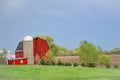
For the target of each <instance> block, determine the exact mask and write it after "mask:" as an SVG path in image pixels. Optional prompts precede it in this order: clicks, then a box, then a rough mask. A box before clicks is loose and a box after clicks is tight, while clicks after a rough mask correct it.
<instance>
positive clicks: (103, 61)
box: [99, 54, 112, 67]
mask: <svg viewBox="0 0 120 80" xmlns="http://www.w3.org/2000/svg"><path fill="white" fill-rule="evenodd" d="M99 63H100V64H103V65H105V66H106V67H110V65H111V64H112V60H111V57H110V56H109V55H106V54H102V55H100V57H99Z"/></svg>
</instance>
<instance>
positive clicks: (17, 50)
mask: <svg viewBox="0 0 120 80" xmlns="http://www.w3.org/2000/svg"><path fill="white" fill-rule="evenodd" d="M21 51H23V41H21V42H19V44H18V46H17V48H16V50H15V52H21Z"/></svg>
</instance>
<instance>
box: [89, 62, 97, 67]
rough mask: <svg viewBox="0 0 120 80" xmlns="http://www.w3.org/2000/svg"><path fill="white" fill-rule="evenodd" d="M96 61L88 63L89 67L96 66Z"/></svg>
mask: <svg viewBox="0 0 120 80" xmlns="http://www.w3.org/2000/svg"><path fill="white" fill-rule="evenodd" d="M95 66H96V65H95V63H88V67H95Z"/></svg>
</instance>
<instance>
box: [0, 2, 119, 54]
mask: <svg viewBox="0 0 120 80" xmlns="http://www.w3.org/2000/svg"><path fill="white" fill-rule="evenodd" d="M46 34H49V35H51V36H53V37H54V38H55V42H56V43H57V44H58V45H61V46H63V47H66V48H68V49H73V48H76V47H78V46H79V45H80V41H82V40H87V41H90V42H92V43H94V44H95V45H98V46H101V47H102V48H103V49H104V50H110V49H113V48H116V47H120V38H119V37H120V0H0V49H2V48H7V49H8V50H10V51H12V52H14V51H15V49H16V46H17V45H18V42H19V41H21V40H23V38H24V36H26V35H31V36H36V35H46Z"/></svg>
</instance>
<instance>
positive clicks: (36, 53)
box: [8, 36, 50, 65]
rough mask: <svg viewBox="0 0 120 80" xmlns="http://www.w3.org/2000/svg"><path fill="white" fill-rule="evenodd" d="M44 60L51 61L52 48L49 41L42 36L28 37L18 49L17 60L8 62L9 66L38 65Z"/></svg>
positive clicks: (20, 43) (21, 42)
mask: <svg viewBox="0 0 120 80" xmlns="http://www.w3.org/2000/svg"><path fill="white" fill-rule="evenodd" d="M42 58H44V59H45V60H49V59H50V47H49V45H48V43H47V41H46V40H45V39H44V38H42V37H40V36H37V37H34V38H32V37H31V36H26V37H25V38H24V40H23V41H20V42H19V44H18V46H17V48H16V51H15V59H11V60H8V64H9V65H13V64H14V65H21V64H22V65H26V64H38V63H39V62H40V60H41V59H42Z"/></svg>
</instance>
